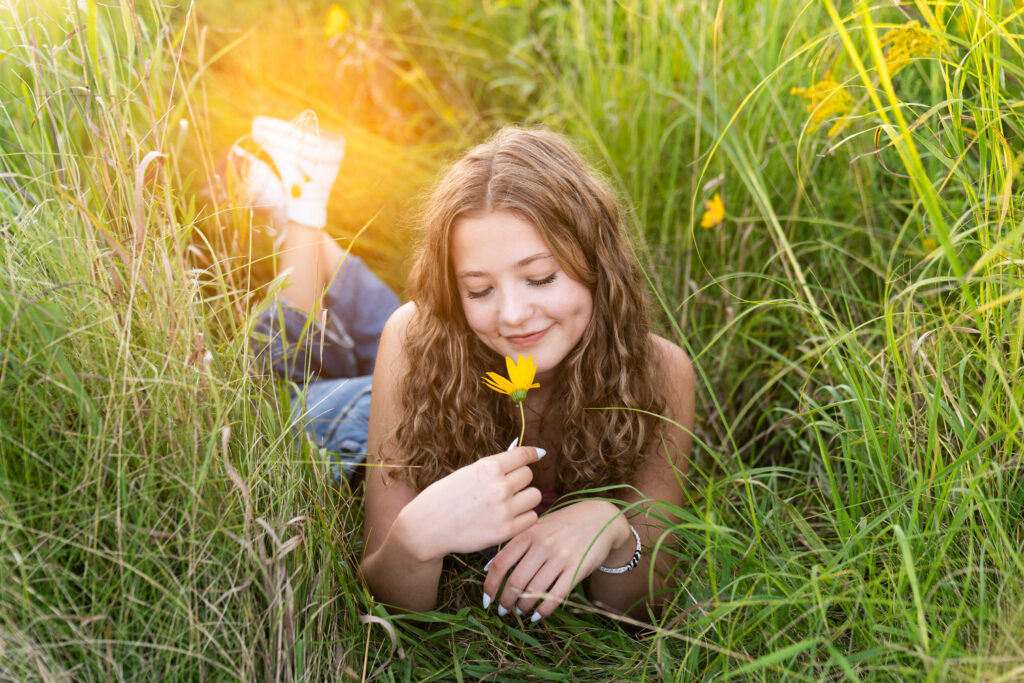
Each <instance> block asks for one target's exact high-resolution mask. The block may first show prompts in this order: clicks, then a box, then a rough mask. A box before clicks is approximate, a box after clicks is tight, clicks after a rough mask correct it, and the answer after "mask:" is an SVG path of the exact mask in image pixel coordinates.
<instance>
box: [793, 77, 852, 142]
mask: <svg viewBox="0 0 1024 683" xmlns="http://www.w3.org/2000/svg"><path fill="white" fill-rule="evenodd" d="M789 94H790V95H799V96H800V97H803V98H804V99H806V100H808V102H807V107H806V110H807V113H808V114H810V115H811V125H810V126H809V127H808V130H811V131H813V130H814V129H815V128H817V127H818V126H819V125H820V124H821V122H822V121H825V120H827V119H830V118H832V117H833V116H836V117H839V118H838V119H837V120H836V122H835V123H834V124H832V127H831V128H829V130H828V136H829V137H832V136H834V135H835V134H836V133H838V132H839V131H840V130H842V129H843V128H844V127H845V126H846V123H847V121H848V119H847V117H846V114H849V113H850V110H851V109H853V95H851V94H850V93H849V91H848V90H847V89H846V88H845V87H844V86H841V85H839V84H838V83H836V82H835V81H833V80H832V79H831V78H828V77H825V78H824V79H822V80H820V81H818V82H817V83H815V84H814V85H812V86H811V87H809V88H793V89H792V90H790V91H789Z"/></svg>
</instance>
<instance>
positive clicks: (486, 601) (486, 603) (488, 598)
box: [484, 593, 491, 609]
mask: <svg viewBox="0 0 1024 683" xmlns="http://www.w3.org/2000/svg"><path fill="white" fill-rule="evenodd" d="M490 606H491V596H490V595H488V594H487V593H484V609H487V608H488V607H490Z"/></svg>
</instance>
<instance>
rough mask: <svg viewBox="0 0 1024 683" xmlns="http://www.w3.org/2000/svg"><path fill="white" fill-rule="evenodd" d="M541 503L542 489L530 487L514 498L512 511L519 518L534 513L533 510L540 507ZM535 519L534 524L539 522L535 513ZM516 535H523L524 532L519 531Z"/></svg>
mask: <svg viewBox="0 0 1024 683" xmlns="http://www.w3.org/2000/svg"><path fill="white" fill-rule="evenodd" d="M540 501H541V493H540V489H538V488H537V487H536V486H530V487H528V488H524V489H523V490H522V491H519V492H518V493H516V494H515V495H514V496H512V503H511V506H510V509H511V510H512V513H513V514H515V515H516V516H519V515H522V514H523V513H526V512H530V511H532V510H533V508H535V507H537V506H538V505H540ZM533 517H534V519H533V521H534V522H535V521H537V515H536V513H534V515H533ZM527 526H529V525H527ZM524 530H525V528H524ZM516 533H517V534H518V533H522V532H521V531H517V532H516Z"/></svg>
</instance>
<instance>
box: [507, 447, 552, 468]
mask: <svg viewBox="0 0 1024 683" xmlns="http://www.w3.org/2000/svg"><path fill="white" fill-rule="evenodd" d="M546 452H547V451H545V450H544V449H543V448H534V447H532V446H518V447H516V448H511V449H509V450H507V451H505V452H504V453H498V454H497V455H495V456H494V458H496V459H497V461H498V463H499V464H500V465H501V469H502V471H503V472H511V471H512V470H514V469H516V468H519V467H522V466H524V465H529V464H531V463H535V462H537V461H538V460H540V459H541V458H543V457H544V455H545V453H546Z"/></svg>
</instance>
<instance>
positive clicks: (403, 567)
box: [361, 516, 443, 612]
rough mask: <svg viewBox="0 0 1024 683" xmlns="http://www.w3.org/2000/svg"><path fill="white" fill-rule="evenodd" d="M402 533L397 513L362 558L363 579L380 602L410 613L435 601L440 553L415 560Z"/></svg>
mask: <svg viewBox="0 0 1024 683" xmlns="http://www.w3.org/2000/svg"><path fill="white" fill-rule="evenodd" d="M403 532H404V526H403V524H402V520H401V516H399V518H398V519H396V520H395V523H394V524H393V525H392V527H391V529H390V530H389V531H388V535H387V537H386V538H385V539H384V542H383V543H382V544H381V545H380V546H379V547H378V548H377V550H375V551H374V552H373V553H371V554H369V555H367V556H366V557H365V558H364V559H363V563H362V566H361V570H362V574H363V580H364V581H365V582H366V585H367V587H368V588H369V589H370V592H371V593H373V596H374V597H375V598H376V599H377V600H379V601H380V602H383V603H386V604H388V605H393V606H395V607H399V608H401V609H404V610H410V611H413V612H425V611H427V610H431V609H433V608H434V607H435V605H436V604H437V586H438V581H439V580H440V577H441V567H442V564H443V556H442V557H438V558H436V559H435V558H429V559H418V558H417V549H416V548H414V547H411V546H410V544H409V542H408V539H410V538H415V536H410V535H408V534H407V533H403Z"/></svg>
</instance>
